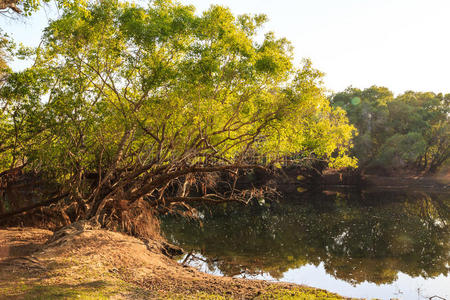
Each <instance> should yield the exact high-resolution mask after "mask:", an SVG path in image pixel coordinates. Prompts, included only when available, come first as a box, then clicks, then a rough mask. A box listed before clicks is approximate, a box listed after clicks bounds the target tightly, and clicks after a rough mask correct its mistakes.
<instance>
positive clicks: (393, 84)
mask: <svg viewBox="0 0 450 300" xmlns="http://www.w3.org/2000/svg"><path fill="white" fill-rule="evenodd" d="M180 2H182V3H183V4H192V5H194V6H195V7H196V8H197V11H198V12H199V13H201V12H202V11H204V10H206V9H208V7H209V6H210V5H212V4H220V5H223V6H227V7H228V8H230V10H231V11H232V12H233V13H234V14H243V13H249V14H260V13H264V14H266V15H267V16H268V17H269V22H268V23H266V24H265V25H264V27H263V31H265V32H267V31H273V32H275V34H276V36H278V37H286V38H287V39H288V40H290V41H291V42H292V45H293V46H294V53H295V61H296V63H297V64H300V63H301V60H302V58H306V57H307V58H310V59H311V60H312V62H313V65H314V67H316V68H317V69H319V70H321V71H322V72H324V73H325V74H326V76H325V78H324V84H325V87H326V88H327V89H329V90H331V91H335V92H338V91H342V90H344V89H345V88H347V87H348V86H353V87H357V88H361V89H362V88H367V87H369V86H371V85H378V86H386V87H388V88H389V89H390V90H392V91H393V92H394V93H395V94H400V93H402V92H404V91H407V90H414V91H433V92H442V93H450V1H449V0H339V1H337V0H180ZM56 16H57V13H55V11H54V10H53V11H52V10H50V9H46V10H41V11H40V12H39V13H37V14H35V15H33V17H31V18H29V19H27V20H25V21H23V20H22V21H13V20H7V19H5V18H2V19H1V20H0V27H1V28H2V29H3V30H4V31H6V32H8V33H10V35H11V36H13V37H14V38H15V39H16V40H18V41H21V42H23V43H24V44H25V45H30V46H35V45H37V44H38V43H39V40H40V36H41V34H42V29H43V28H44V27H45V25H46V24H47V22H48V20H49V18H55V17H56ZM13 66H14V67H16V68H21V67H23V64H20V63H14V64H13Z"/></svg>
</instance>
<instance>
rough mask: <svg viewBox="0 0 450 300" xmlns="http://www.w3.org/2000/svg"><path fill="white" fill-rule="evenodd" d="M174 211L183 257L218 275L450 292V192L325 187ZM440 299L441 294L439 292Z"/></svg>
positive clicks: (413, 294)
mask: <svg viewBox="0 0 450 300" xmlns="http://www.w3.org/2000/svg"><path fill="white" fill-rule="evenodd" d="M196 208H197V210H198V216H199V220H188V219H185V218H182V217H176V216H165V217H163V218H162V222H161V226H162V229H163V232H164V234H165V236H166V238H167V239H168V240H169V242H171V243H173V244H176V245H179V246H181V247H182V248H183V249H184V250H186V251H187V253H186V254H185V255H183V256H182V257H180V258H179V260H180V262H182V263H184V264H186V265H190V266H195V267H197V268H199V269H200V270H202V271H205V272H207V273H211V274H216V275H226V276H234V277H241V278H253V279H265V280H273V281H283V282H292V283H297V284H305V285H309V286H313V287H318V288H323V289H327V290H329V291H332V292H336V293H339V294H341V295H343V296H348V297H358V298H368V299H372V298H379V299H391V298H398V299H429V298H430V297H432V296H439V297H442V298H445V299H450V276H449V270H450V265H449V259H450V225H449V221H450V193H435V192H432V191H414V192H408V191H399V190H397V191H391V190H378V191H377V190H371V191H342V190H341V191H324V192H320V193H302V194H301V193H298V194H296V195H291V196H290V197H287V198H286V199H282V200H279V201H275V202H273V201H272V202H265V201H264V200H260V201H259V202H257V203H253V204H251V205H248V206H243V205H240V204H229V203H228V204H221V205H216V206H206V205H199V206H197V207H196ZM435 299H437V298H435Z"/></svg>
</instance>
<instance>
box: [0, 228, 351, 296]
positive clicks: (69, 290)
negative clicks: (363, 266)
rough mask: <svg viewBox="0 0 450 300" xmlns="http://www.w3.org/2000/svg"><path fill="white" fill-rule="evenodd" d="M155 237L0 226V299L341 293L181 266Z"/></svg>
mask: <svg viewBox="0 0 450 300" xmlns="http://www.w3.org/2000/svg"><path fill="white" fill-rule="evenodd" d="M163 252H164V245H163V244H162V243H160V242H158V241H150V242H143V241H141V240H138V239H135V238H133V237H130V236H127V235H124V234H121V233H116V232H110V231H106V230H101V229H97V228H93V227H92V226H90V225H89V224H86V223H76V224H74V225H71V226H70V227H66V228H64V229H63V230H60V231H58V232H56V233H55V234H53V232H51V231H47V230H42V229H33V228H10V229H7V230H6V229H4V230H2V229H0V298H1V299H72V298H74V299H75V298H76V299H80V298H81V299H154V298H170V299H186V298H187V299H189V298H191V299H198V298H203V299H277V298H283V299H290V298H291V299H344V298H342V297H339V296H338V295H336V294H332V293H328V292H326V291H323V290H318V289H312V288H308V287H303V286H298V285H293V284H281V283H280V284H278V283H270V282H265V281H256V280H245V279H236V278H229V277H218V276H212V275H208V274H205V273H202V272H199V271H197V270H196V269H194V268H191V267H183V266H181V265H180V264H178V263H177V262H176V261H175V260H173V259H171V258H169V257H168V256H166V255H164V254H163Z"/></svg>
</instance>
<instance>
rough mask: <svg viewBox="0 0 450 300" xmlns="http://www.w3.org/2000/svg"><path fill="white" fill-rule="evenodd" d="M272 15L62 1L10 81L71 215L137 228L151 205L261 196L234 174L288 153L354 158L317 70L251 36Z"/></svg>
mask: <svg viewBox="0 0 450 300" xmlns="http://www.w3.org/2000/svg"><path fill="white" fill-rule="evenodd" d="M265 19H266V17H265V16H260V15H257V16H248V15H243V16H239V17H234V16H233V15H232V14H231V13H230V11H229V10H227V9H225V8H223V7H220V6H212V7H211V8H210V9H209V10H208V11H206V12H205V13H203V14H202V15H201V16H196V15H195V14H194V8H193V7H192V6H183V5H181V4H178V3H174V2H171V1H154V2H152V4H151V5H150V7H149V8H148V9H143V8H141V7H137V6H134V5H130V4H121V3H119V2H116V1H103V2H101V3H99V4H95V5H91V6H89V7H88V8H87V9H86V7H84V6H71V7H69V8H67V9H66V10H65V12H64V14H63V15H62V17H61V18H60V19H59V20H56V21H54V22H52V23H51V24H50V25H49V27H48V28H47V29H46V31H45V36H44V39H43V42H42V47H41V48H38V49H36V52H35V55H36V62H35V64H34V66H33V67H32V68H30V69H27V70H25V71H23V72H20V73H15V74H12V75H11V76H10V77H9V80H8V83H7V86H6V87H4V88H2V99H3V101H5V102H7V101H9V102H11V103H12V105H9V106H8V109H9V114H10V116H11V115H14V114H17V112H20V114H21V115H22V116H23V122H22V123H21V132H25V133H27V134H29V135H28V136H32V138H31V139H27V138H26V137H21V138H20V140H21V145H22V147H21V151H20V155H21V157H20V158H18V159H20V160H21V161H23V162H26V163H27V165H26V168H27V169H28V170H30V171H31V170H32V171H33V172H35V173H38V174H41V176H46V177H47V178H49V180H53V181H56V182H58V183H59V184H60V186H61V193H63V192H66V191H67V192H68V193H69V196H68V198H67V199H66V200H65V202H64V203H65V204H66V205H65V206H63V207H64V208H63V211H75V212H74V213H73V215H74V217H73V218H72V219H77V218H95V219H97V220H99V221H100V222H101V223H102V224H103V225H105V226H109V227H114V228H124V229H126V230H128V231H129V232H131V233H135V234H139V232H138V231H139V230H140V229H139V228H140V227H139V226H134V225H132V224H134V223H135V222H136V221H137V220H138V219H139V217H138V216H139V215H140V214H141V213H142V212H143V211H155V210H158V211H166V210H171V211H172V210H175V209H177V208H180V209H181V210H183V211H185V209H186V207H188V206H187V203H189V202H192V201H211V202H222V201H232V200H235V201H236V200H237V201H249V200H250V199H251V198H252V197H257V196H258V195H261V192H262V191H261V190H256V189H253V188H251V189H237V188H236V182H237V178H238V177H239V175H241V174H242V172H243V170H246V169H250V168H255V167H265V166H270V165H274V164H276V163H277V162H278V160H279V159H280V157H283V156H285V155H291V154H296V155H297V157H299V158H300V159H305V158H315V159H323V160H326V161H328V162H329V163H330V165H332V166H335V167H340V166H348V165H355V163H356V162H355V160H354V159H353V158H351V157H349V156H348V155H347V150H348V148H349V146H350V139H351V136H352V131H353V130H354V127H353V126H351V125H349V124H348V121H347V119H346V117H345V113H344V112H343V110H341V109H339V108H337V109H332V108H331V107H330V105H329V102H328V100H327V99H326V97H325V96H324V94H323V90H322V88H321V87H320V78H321V76H322V74H321V73H320V72H319V71H317V70H315V69H313V68H312V67H311V63H310V62H309V61H306V62H305V63H304V65H303V67H302V68H300V69H295V68H294V66H293V64H292V47H291V46H290V44H289V42H288V41H287V40H285V39H276V38H275V36H274V34H272V33H268V34H266V36H265V38H264V41H263V42H261V43H257V42H256V41H255V36H256V33H257V30H258V29H259V28H260V26H261V24H262V23H263V22H264V21H265ZM22 112H23V114H22ZM68 215H71V214H69V213H68ZM68 218H70V217H68Z"/></svg>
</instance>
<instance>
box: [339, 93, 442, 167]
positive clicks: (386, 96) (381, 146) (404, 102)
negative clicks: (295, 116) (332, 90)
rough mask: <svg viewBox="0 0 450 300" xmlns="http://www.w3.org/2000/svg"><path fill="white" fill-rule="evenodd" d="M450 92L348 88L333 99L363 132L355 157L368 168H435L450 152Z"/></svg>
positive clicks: (356, 147)
mask: <svg viewBox="0 0 450 300" xmlns="http://www.w3.org/2000/svg"><path fill="white" fill-rule="evenodd" d="M449 99H450V95H442V94H434V93H418V92H417V93H416V92H411V91H409V92H406V93H404V94H402V95H399V96H398V97H395V98H394V96H393V94H392V93H391V92H390V91H389V90H388V89H387V88H384V87H376V86H373V87H370V88H368V89H366V90H363V91H361V90H359V89H355V88H349V89H347V90H346V91H344V92H341V93H338V94H336V95H334V96H333V97H332V100H331V101H332V103H333V106H336V107H342V108H343V109H345V111H346V112H347V115H348V118H349V119H350V122H351V123H352V124H354V125H355V126H356V127H357V129H358V132H359V136H357V137H355V141H354V142H355V148H354V150H353V153H354V155H355V156H356V157H357V158H358V159H359V161H360V162H361V165H362V166H363V167H368V168H370V167H378V166H381V167H384V168H386V169H392V168H411V169H415V170H418V171H429V172H434V171H436V170H437V168H438V167H439V166H441V165H443V164H444V163H445V162H446V161H447V160H448V158H449V156H450V127H449V122H448V116H449V112H450V106H449Z"/></svg>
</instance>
